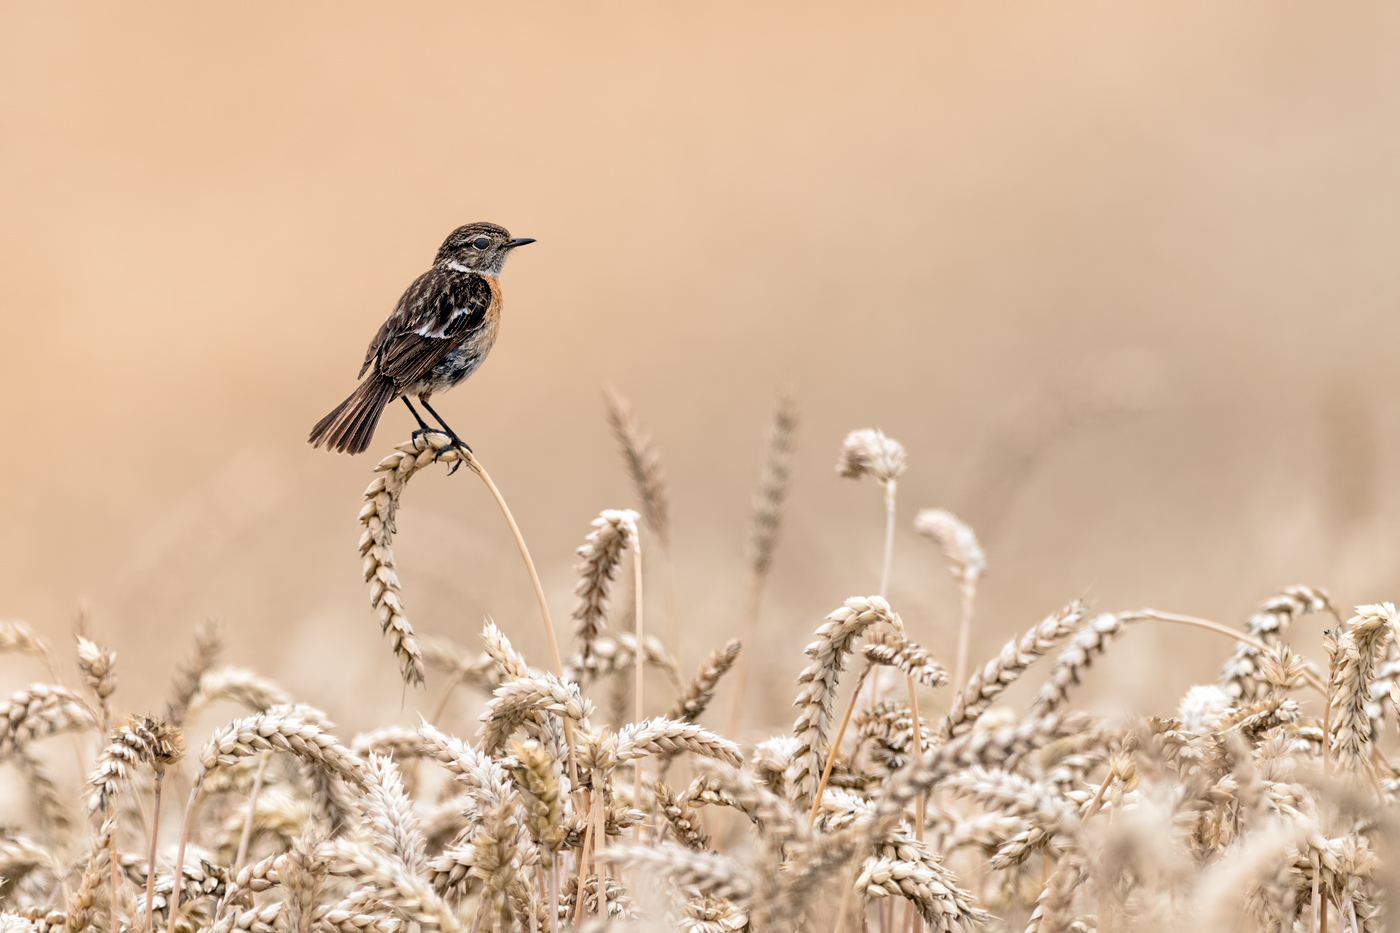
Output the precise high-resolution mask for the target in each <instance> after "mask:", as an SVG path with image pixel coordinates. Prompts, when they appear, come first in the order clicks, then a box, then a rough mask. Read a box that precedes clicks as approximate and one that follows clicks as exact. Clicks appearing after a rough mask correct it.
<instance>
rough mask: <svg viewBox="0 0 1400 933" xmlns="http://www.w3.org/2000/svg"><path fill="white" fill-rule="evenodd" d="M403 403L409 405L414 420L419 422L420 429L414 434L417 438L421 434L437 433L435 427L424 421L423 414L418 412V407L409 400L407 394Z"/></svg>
mask: <svg viewBox="0 0 1400 933" xmlns="http://www.w3.org/2000/svg"><path fill="white" fill-rule="evenodd" d="M403 403H404V404H405V405H407V406H408V410H409V411H411V412H413V420H414V421H416V422H418V430H417V431H414V432H413V436H414V437H415V438H417V437H418V435H420V434H434V433H437V432H436V431H434V429H432V428H430V427H428V422H426V421H424V420H423V416H422V415H420V414H418V409H416V408H414V407H413V403H412V402H410V401H409V400H408V396H407V395H405V396H404V397H403ZM438 420H439V421H441V420H442V419H441V418H439V419H438Z"/></svg>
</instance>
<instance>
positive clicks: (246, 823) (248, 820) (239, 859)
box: [233, 752, 272, 875]
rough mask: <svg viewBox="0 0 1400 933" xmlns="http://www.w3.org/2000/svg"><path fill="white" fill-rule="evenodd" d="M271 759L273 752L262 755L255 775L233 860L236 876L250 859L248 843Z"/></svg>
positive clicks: (251, 836)
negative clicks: (236, 851) (248, 858)
mask: <svg viewBox="0 0 1400 933" xmlns="http://www.w3.org/2000/svg"><path fill="white" fill-rule="evenodd" d="M271 758H272V752H263V753H262V760H261V761H259V762H258V770H257V773H256V774H254V775H253V787H252V790H250V791H248V814H247V816H245V817H244V818H243V832H242V834H241V835H240V836H239V837H238V855H237V856H236V857H235V858H234V860H233V873H234V874H235V875H236V874H238V870H239V869H240V868H242V867H243V860H244V859H246V858H247V857H248V843H249V841H250V840H252V838H253V815H254V814H255V813H256V812H257V807H258V796H259V795H260V794H261V793H262V786H263V777H264V776H265V775H266V774H267V763H268V761H269V760H270V759H271Z"/></svg>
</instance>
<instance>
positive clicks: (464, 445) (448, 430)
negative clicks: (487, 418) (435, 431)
mask: <svg viewBox="0 0 1400 933" xmlns="http://www.w3.org/2000/svg"><path fill="white" fill-rule="evenodd" d="M418 401H419V402H421V403H422V405H423V407H424V408H426V409H427V410H428V414H430V415H432V416H433V417H434V418H435V419H437V423H438V424H440V425H442V430H443V431H444V432H445V433H446V434H447V436H448V437H450V438H452V443H451V445H449V446H452V447H460V448H462V449H463V450H465V451H466V452H467V453H471V452H472V449H471V448H470V447H469V446H467V442H466V441H464V440H462V439H461V438H460V437H458V436H457V432H456V431H454V430H452V428H451V427H450V426H449V425H448V423H447V422H446V421H443V420H442V415H439V414H438V413H437V412H435V411H433V406H431V405H429V404H428V397H427V396H426V395H420V396H418ZM444 449H446V448H444ZM461 465H462V461H460V460H458V461H457V462H456V463H454V464H452V469H450V470H448V471H447V475H448V476H451V475H452V474H453V473H456V472H457V468H458V467H460V466H461Z"/></svg>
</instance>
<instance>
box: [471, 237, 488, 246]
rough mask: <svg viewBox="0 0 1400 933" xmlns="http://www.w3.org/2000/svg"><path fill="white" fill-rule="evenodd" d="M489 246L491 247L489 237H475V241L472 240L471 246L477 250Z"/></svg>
mask: <svg viewBox="0 0 1400 933" xmlns="http://www.w3.org/2000/svg"><path fill="white" fill-rule="evenodd" d="M490 245H491V238H490V237H485V236H479V237H477V238H476V239H475V240H472V246H475V247H476V248H477V249H485V248H486V247H488V246H490Z"/></svg>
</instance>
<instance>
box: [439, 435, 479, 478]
mask: <svg viewBox="0 0 1400 933" xmlns="http://www.w3.org/2000/svg"><path fill="white" fill-rule="evenodd" d="M434 433H441V432H434ZM447 436H448V438H450V442H449V443H447V444H445V445H443V446H442V447H439V448H438V449H437V450H435V451H433V462H434V463H437V461H438V460H439V459H440V458H441V457H442V455H443V454H444V453H446V452H447V451H449V450H451V449H452V448H454V447H460V448H461V449H462V450H464V451H466V452H467V453H469V454H470V453H471V452H472V449H471V448H470V447H468V446H467V442H466V441H464V440H462V439H461V438H460V437H458V436H457V435H455V434H449V435H447ZM465 459H466V458H465V457H461V456H459V457H458V458H457V459H456V460H454V461H453V463H452V469H450V470H448V471H447V475H448V476H451V475H452V474H453V473H456V472H457V471H458V470H459V469H461V467H462V461H463V460H465Z"/></svg>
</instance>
